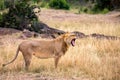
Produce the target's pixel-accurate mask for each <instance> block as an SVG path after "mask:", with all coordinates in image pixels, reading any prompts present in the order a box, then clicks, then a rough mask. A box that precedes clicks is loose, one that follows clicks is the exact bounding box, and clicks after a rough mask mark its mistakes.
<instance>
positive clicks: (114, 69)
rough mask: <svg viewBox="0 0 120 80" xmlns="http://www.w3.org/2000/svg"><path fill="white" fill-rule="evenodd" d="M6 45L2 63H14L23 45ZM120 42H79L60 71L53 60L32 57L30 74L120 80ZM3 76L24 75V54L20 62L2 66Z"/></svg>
mask: <svg viewBox="0 0 120 80" xmlns="http://www.w3.org/2000/svg"><path fill="white" fill-rule="evenodd" d="M4 43H5V45H4V46H1V48H0V64H3V63H5V62H7V61H9V60H11V59H12V58H13V57H14V55H15V52H16V49H17V46H18V44H19V43H20V42H16V41H15V42H14V43H12V44H11V40H4ZM118 44H120V41H119V40H115V41H112V40H96V39H92V38H87V39H78V40H77V41H76V46H75V47H70V49H69V50H68V52H67V53H66V54H65V56H63V57H62V58H61V60H60V62H59V65H58V69H54V60H53V59H38V58H36V57H33V59H32V63H31V66H30V69H29V71H30V72H32V73H40V74H41V75H46V76H47V75H48V76H58V77H70V78H72V77H81V76H82V77H88V78H89V79H93V80H98V79H99V80H119V79H120V76H119V75H120V73H119V71H120V62H119V60H120V54H119V53H120V45H118ZM0 71H1V72H0V73H2V74H5V73H6V72H20V71H23V72H24V60H23V58H22V55H21V53H20V54H19V56H18V58H17V60H16V61H15V62H14V63H12V64H10V65H8V66H7V67H5V68H2V67H0Z"/></svg>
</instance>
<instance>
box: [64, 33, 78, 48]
mask: <svg viewBox="0 0 120 80" xmlns="http://www.w3.org/2000/svg"><path fill="white" fill-rule="evenodd" d="M76 39H77V37H76V35H75V34H74V33H65V35H64V42H65V43H66V44H67V45H68V46H70V45H72V46H75V40H76Z"/></svg>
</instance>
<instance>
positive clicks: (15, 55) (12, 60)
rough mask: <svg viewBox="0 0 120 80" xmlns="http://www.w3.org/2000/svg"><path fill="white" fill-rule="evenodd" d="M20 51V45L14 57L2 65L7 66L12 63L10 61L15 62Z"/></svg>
mask: <svg viewBox="0 0 120 80" xmlns="http://www.w3.org/2000/svg"><path fill="white" fill-rule="evenodd" d="M18 53H19V47H18V49H17V51H16V55H15V57H14V59H13V60H11V61H10V62H8V63H6V64H3V65H2V66H3V67H4V66H6V65H8V64H10V63H12V62H14V61H15V59H16V58H17V56H18Z"/></svg>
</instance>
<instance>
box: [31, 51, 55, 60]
mask: <svg viewBox="0 0 120 80" xmlns="http://www.w3.org/2000/svg"><path fill="white" fill-rule="evenodd" d="M33 55H34V56H36V57H38V58H53V57H54V53H51V52H48V51H44V52H42V51H41V52H35V53H33Z"/></svg>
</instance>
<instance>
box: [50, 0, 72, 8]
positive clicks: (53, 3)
mask: <svg viewBox="0 0 120 80" xmlns="http://www.w3.org/2000/svg"><path fill="white" fill-rule="evenodd" d="M49 6H50V7H51V8H55V9H65V10H69V9H70V5H69V4H68V3H67V2H66V0H50V3H49Z"/></svg>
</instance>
